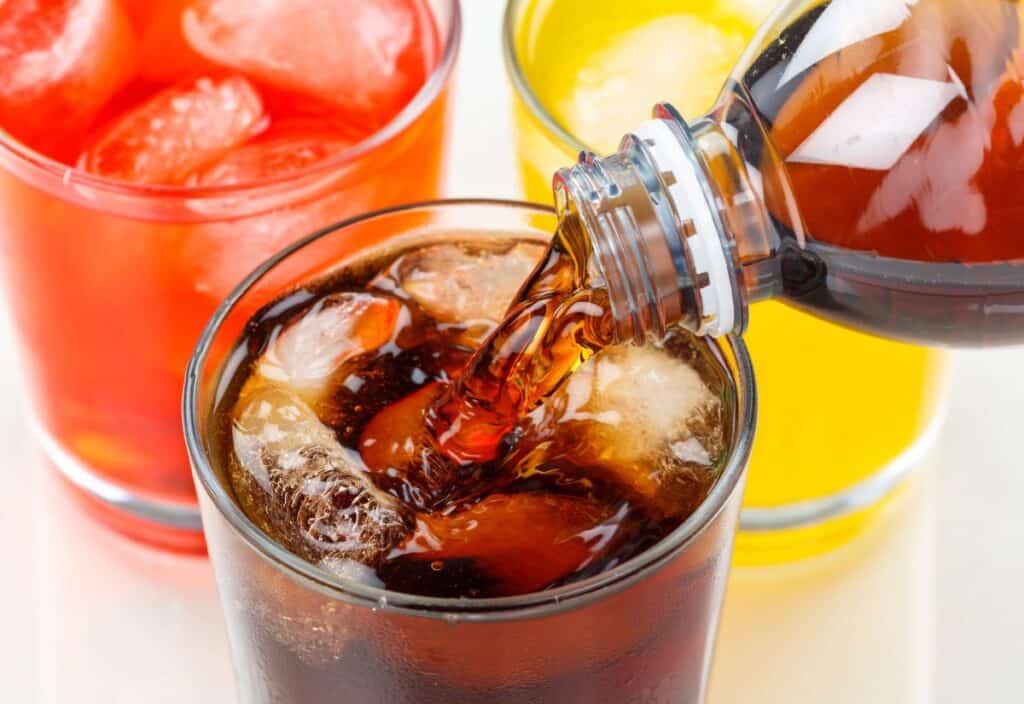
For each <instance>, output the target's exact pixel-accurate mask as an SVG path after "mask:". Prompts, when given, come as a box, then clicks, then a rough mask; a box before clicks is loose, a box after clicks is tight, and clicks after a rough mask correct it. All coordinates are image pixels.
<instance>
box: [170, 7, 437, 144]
mask: <svg viewBox="0 0 1024 704" xmlns="http://www.w3.org/2000/svg"><path fill="white" fill-rule="evenodd" d="M184 29H185V36H186V38H187V39H188V41H189V42H190V43H191V44H192V46H193V47H194V48H195V49H196V51H198V52H199V53H200V54H202V55H203V56H206V57H207V58H209V59H210V60H212V61H215V62H216V63H219V64H221V65H223V66H227V67H230V68H232V69H235V70H238V71H241V72H242V73H245V74H246V75H249V76H252V77H254V78H256V79H258V80H260V81H265V82H266V83H269V84H271V85H273V86H276V87H278V88H283V89H286V90H290V91H295V92H298V93H303V94H306V95H309V96H313V97H316V98H318V99H320V100H324V101H327V102H329V103H330V104H332V105H335V106H337V108H338V109H339V110H340V111H341V112H342V113H344V114H345V115H347V117H348V118H349V119H350V120H351V121H352V122H353V123H355V124H359V125H362V126H363V127H365V128H367V129H374V128H378V127H380V126H382V125H384V124H385V123H387V122H388V121H389V120H391V118H393V117H394V116H395V115H396V114H397V113H398V112H399V111H400V110H401V109H402V107H404V106H405V105H406V104H407V103H408V102H409V101H410V100H411V99H412V97H413V96H414V95H415V94H416V92H417V91H418V90H419V88H420V86H422V85H423V83H424V81H425V79H426V73H427V70H428V68H429V64H430V63H432V62H433V60H434V59H433V54H434V47H433V44H434V41H433V34H432V31H431V29H430V27H429V21H428V19H427V16H426V13H425V12H424V11H423V9H421V8H420V7H419V5H418V0H335V1H334V2H322V0H287V1H286V0H264V1H263V2H252V1H251V0H193V2H192V3H191V6H190V7H189V8H188V9H187V10H186V11H185V15H184Z"/></svg>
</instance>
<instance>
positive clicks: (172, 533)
mask: <svg viewBox="0 0 1024 704" xmlns="http://www.w3.org/2000/svg"><path fill="white" fill-rule="evenodd" d="M33 425H34V435H35V437H36V441H37V442H38V443H39V446H40V447H41V448H42V450H43V452H44V453H45V454H46V457H47V459H48V460H49V461H50V464H51V466H52V467H53V468H54V469H56V470H57V472H58V473H59V474H60V475H61V477H62V478H63V479H64V480H65V481H66V483H67V484H69V485H70V487H71V489H72V491H73V493H74V495H75V497H76V499H78V501H79V503H80V504H81V505H82V507H83V509H84V510H85V511H86V513H88V514H89V515H90V516H92V517H93V518H94V519H96V520H97V521H99V522H101V523H103V524H104V525H106V526H107V527H109V528H111V529H113V530H114V531H116V532H118V533H120V534H122V535H124V536H126V537H128V538H131V539H132V540H136V541H139V542H142V543H146V544H148V545H152V546H155V547H158V548H161V549H163V550H172V551H175V552H188V553H202V552H205V550H206V543H205V541H204V540H203V526H202V522H201V520H200V517H199V507H198V506H197V505H196V504H195V503H184V502H175V501H166V500H161V499H158V498H156V497H152V496H148V495H145V494H141V493H136V492H132V491H131V490H129V489H126V488H124V487H122V486H119V485H117V484H114V483H112V482H110V481H109V480H108V479H105V478H103V477H101V476H99V475H97V474H96V473H95V472H93V470H92V469H91V468H90V467H88V466H87V465H85V464H83V463H82V462H81V461H80V460H78V459H77V458H76V457H75V456H74V455H73V454H71V453H70V452H68V451H67V450H66V449H65V448H64V447H62V446H61V445H60V443H58V442H57V441H56V440H55V439H54V438H53V436H51V435H50V434H49V433H47V432H46V431H45V430H43V429H42V428H41V427H40V426H39V424H38V423H35V424H33Z"/></svg>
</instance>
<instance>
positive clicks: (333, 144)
mask: <svg viewBox="0 0 1024 704" xmlns="http://www.w3.org/2000/svg"><path fill="white" fill-rule="evenodd" d="M356 141H357V139H356V138H353V137H349V136H348V135H344V134H341V133H340V132H338V131H336V130H331V129H328V128H327V127H325V126H322V125H317V124H314V123H313V122H311V121H306V120H285V121H282V122H280V123H277V124H274V125H271V127H270V129H268V130H267V132H266V133H264V134H261V135H260V136H259V137H258V138H257V139H255V140H253V141H252V142H251V143H250V144H246V145H245V146H244V147H242V148H240V149H235V150H233V151H232V152H231V153H229V154H228V155H227V156H225V157H224V158H223V159H221V160H220V161H218V162H217V163H215V164H213V165H211V166H210V167H209V168H207V169H205V170H203V171H202V172H201V173H199V174H198V176H197V177H196V182H197V183H198V184H199V185H202V186H226V185H231V184H236V183H254V182H257V181H264V180H266V179H271V178H284V177H287V176H292V175H295V174H298V173H300V172H302V171H305V170H306V169H308V168H310V167H312V166H315V165H316V164H319V163H321V162H323V161H324V160H326V159H329V158H331V157H332V156H334V155H336V154H338V153H340V152H342V151H344V150H345V149H346V148H348V147H350V146H352V145H353V144H354V143H355V142H356ZM313 229H315V227H313V228H311V230H310V231H312V230H313Z"/></svg>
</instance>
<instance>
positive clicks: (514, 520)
mask: <svg viewBox="0 0 1024 704" xmlns="http://www.w3.org/2000/svg"><path fill="white" fill-rule="evenodd" d="M609 518H611V516H610V511H609V510H608V509H605V508H603V507H602V506H601V505H600V504H598V503H597V502H595V501H594V500H592V499H589V498H585V497H577V496H561V495H556V494H542V493H517V494H491V495H490V496H487V497H486V498H484V499H483V500H482V501H480V502H479V503H476V504H473V505H472V506H469V507H467V508H462V509H459V510H456V511H455V512H452V513H450V514H447V515H446V514H438V515H427V514H424V515H420V516H419V517H417V520H416V530H415V533H413V535H411V536H410V537H409V538H408V539H407V540H406V541H405V543H404V544H403V545H402V546H401V547H398V548H396V549H394V550H393V551H392V552H391V553H390V555H389V556H388V557H389V561H390V560H395V559H405V560H410V559H411V560H415V561H417V562H418V563H420V564H425V565H429V566H430V569H431V570H432V571H434V572H435V573H437V572H439V573H441V574H440V578H441V579H442V580H443V579H444V571H445V570H446V569H448V568H449V567H451V568H453V569H456V570H458V569H463V570H464V569H465V567H464V566H463V565H462V563H464V562H465V561H470V562H471V563H472V565H473V567H474V568H475V569H476V570H479V571H481V572H483V573H484V574H485V575H487V576H488V577H490V578H491V579H492V580H493V586H491V587H490V589H491V590H493V591H491V592H490V593H488V594H485V595H480V594H464V595H462V596H503V595H513V594H526V593H530V592H536V591H540V590H542V589H544V588H545V587H548V586H550V585H551V584H552V583H554V582H556V581H558V580H561V579H563V578H565V577H568V576H569V575H571V574H573V573H574V572H576V571H578V570H580V569H583V568H585V567H586V566H587V565H588V564H589V563H590V562H591V561H592V560H594V559H596V558H597V557H598V556H599V555H600V554H601V553H602V552H603V550H604V549H605V548H606V547H607V545H608V540H607V531H602V530H600V527H602V526H603V525H604V524H605V522H606V521H607V520H608V519H609ZM605 527H609V528H610V529H611V530H612V531H614V527H613V526H605ZM385 569H389V568H387V567H385Z"/></svg>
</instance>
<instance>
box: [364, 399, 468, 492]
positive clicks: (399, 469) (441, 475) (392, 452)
mask: <svg viewBox="0 0 1024 704" xmlns="http://www.w3.org/2000/svg"><path fill="white" fill-rule="evenodd" d="M442 391H443V386H442V385H441V384H440V383H432V384H428V385H426V386H424V387H423V388H421V389H419V390H418V391H416V392H415V393H412V394H410V395H408V396H406V397H405V398H403V399H401V400H399V401H397V402H395V403H392V404H390V405H388V406H387V407H386V408H385V409H384V410H383V411H381V412H380V413H378V414H377V415H376V416H374V417H373V419H372V420H371V421H370V422H369V423H367V424H366V427H365V428H364V429H363V433H362V436H361V437H360V439H359V454H360V455H361V456H362V458H363V462H365V463H366V466H367V467H368V468H369V469H370V471H371V472H373V473H374V476H375V477H379V479H378V481H379V482H380V483H381V484H383V485H385V486H388V487H389V488H391V491H392V492H393V493H397V494H398V495H399V496H401V497H402V499H403V501H404V502H405V503H406V504H408V505H411V506H415V507H417V508H420V509H424V508H427V507H430V506H434V505H436V504H438V503H439V502H440V501H441V500H442V499H445V498H447V497H448V496H449V495H450V494H451V493H452V492H453V491H457V489H458V488H459V487H458V486H457V484H456V483H457V481H458V474H457V472H456V469H455V467H453V466H452V465H451V464H449V463H448V462H447V460H446V459H445V458H444V456H442V455H441V453H439V452H438V451H437V449H436V448H435V447H434V446H433V444H432V442H431V438H432V436H431V434H430V433H429V431H428V430H427V425H426V415H425V414H426V412H427V410H428V409H429V408H430V406H431V404H432V403H433V402H434V401H435V400H436V399H437V397H438V396H439V395H440V394H441V392H442Z"/></svg>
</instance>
